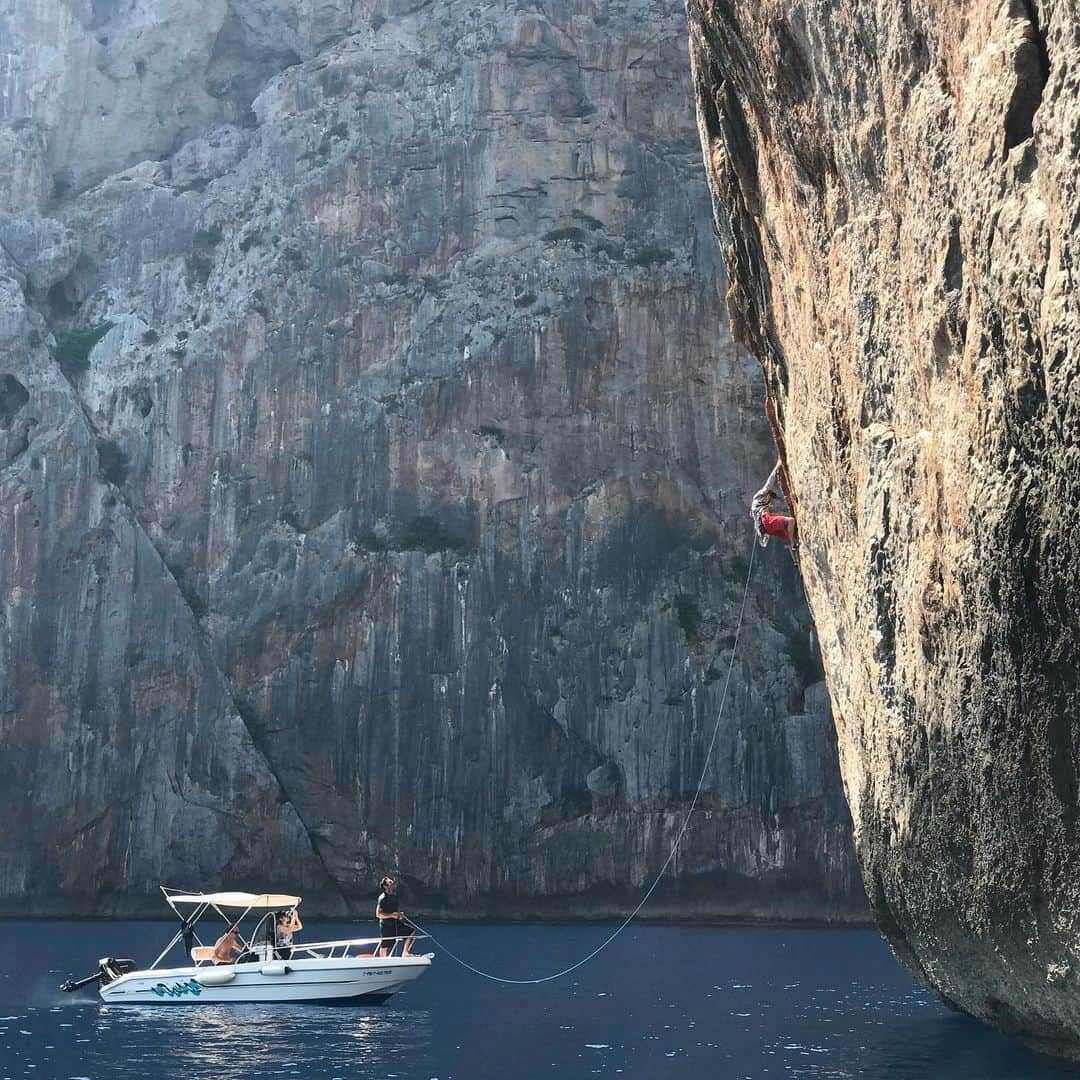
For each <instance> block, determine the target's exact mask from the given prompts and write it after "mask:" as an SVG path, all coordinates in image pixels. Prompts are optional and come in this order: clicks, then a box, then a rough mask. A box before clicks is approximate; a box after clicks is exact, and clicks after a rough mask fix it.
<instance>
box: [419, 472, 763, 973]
mask: <svg viewBox="0 0 1080 1080" xmlns="http://www.w3.org/2000/svg"><path fill="white" fill-rule="evenodd" d="M774 473H775V470H774ZM770 479H771V477H770ZM754 554H755V548H754V547H751V548H750V559H749V565H748V566H747V568H746V583H745V584H744V585H743V595H742V601H741V602H740V604H739V616H738V620H737V621H736V623H735V636H734V639H733V641H732V644H731V658H730V660H728V668H727V675H726V676H725V678H724V689H723V692H722V693H721V695H720V707H719V708H718V709H717V712H716V724H715V725H714V726H713V732H712V738H711V739H710V740H709V748H708V749H707V750H706V751H705V763H704V765H702V767H701V777H700V778H699V779H698V782H697V790H696V791H695V792H694V797H693V798H692V799H691V800H690V809H689V810H687V812H686V817H685V818H683V823H682V825H681V826H680V827H679V831H678V833H676V835H675V842H674V843H673V844H672V845H671V851H670V853H669V854H668V857H667V858H666V859H665V860H664V865H663V866H661V867H660V870H659V872H658V873H657V875H656V877H655V878H654V879H653V883H652V884H651V885H650V886H649V887H648V889H646V890H645V895H644V896H642V898H641V900H640V901H639V902H638V905H637V907H636V908H634V910H633V911H631V912H630V914H629V915H627V916H626V918H625V919H624V920H623V921H622V922H621V923H620V924H619V925H618V926H617V927H616V928H615V929H614V930H613V931H612V932H611V933H610V934H609V935H608V936H607V937H606V938H604V940H603V941H601V942H600V944H599V945H597V946H596V948H595V949H593V950H592V952H590V953H588V954H586V955H585V956H583V957H582V958H581V959H580V960H578V961H577V962H576V963H573V964H571V965H570V966H569V967H566V968H563V969H562V970H561V971H556V972H553V973H552V974H551V975H543V976H541V977H540V978H537V979H507V978H504V977H503V976H501V975H493V974H492V973H491V972H489V971H483V970H481V969H480V968H478V967H473V965H472V964H470V963H469V962H468V961H467V960H463V959H462V958H461V957H460V956H458V955H457V953H455V952H454V951H453V950H452V949H448V948H447V947H446V946H445V945H444V944H443V943H442V942H441V941H439V939H438V938H437V937H436V936H435V935H434V934H433V933H432V932H431V931H430V930H427V929H425V928H424V927H423V926H421V925H420V924H419V923H418V922H417V921H416V920H415V919H413V918H412V917H411V916H410V918H409V921H410V922H412V924H413V925H414V926H415V927H416V929H417V930H419V931H420V932H421V933H422V934H427V936H428V937H429V938H430V939H431V942H432V944H433V945H435V946H436V947H437V948H439V949H441V950H442V951H443V952H444V953H446V955H447V956H449V957H450V959H451V960H453V961H455V962H456V963H458V964H460V965H461V966H462V967H463V968H465V969H466V970H467V971H471V972H472V973H473V974H474V975H479V976H481V978H484V979H490V980H491V981H492V982H497V983H508V984H510V985H512V986H536V985H537V984H539V983H546V982H552V981H553V980H555V979H561V978H562V977H563V976H564V975H569V974H570V973H571V972H572V971H577V969H578V968H580V967H584V966H585V964H587V963H588V962H589V961H590V960H592V959H593V958H594V957H596V956H599V955H600V953H602V952H603V951H604V949H606V948H607V947H608V946H609V945H610V944H611V943H612V942H613V941H614V940H615V939H616V938H617V937H618V936H619V935H620V934H621V933H622V932H623V931H624V930H625V929H626V928H627V927H628V926H629V925H630V924H631V923H632V922H633V921H634V919H635V918H636V917H637V915H638V912H640V911H641V909H642V908H643V907H644V906H645V905H646V904H647V903H648V902H649V897H650V896H652V894H653V893H654V892H655V891H656V887H657V886H658V885H659V884H660V881H661V879H662V878H663V876H664V874H666V873H667V868H668V867H669V866H670V865H671V864H672V862H673V861H674V859H675V856H676V854H677V853H678V850H679V845H680V844H681V843H682V839H683V836H684V835H685V834H686V830H687V829H688V828H689V827H690V818H691V817H692V816H693V814H694V810H695V809H696V808H697V804H698V799H700V798H701V791H702V788H704V786H705V777H706V775H707V774H708V771H709V763H710V762H711V761H712V755H713V750H714V749H715V748H716V740H717V738H718V737H719V735H720V721H721V719H722V718H723V715H724V705H725V704H726V703H727V696H728V688H729V687H730V686H731V673H732V672H733V671H734V670H735V656H736V653H737V651H738V648H739V634H740V633H741V631H742V624H743V615H744V614H745V612H746V598H747V597H748V596H749V595H750V575H751V574H752V573H753V571H754Z"/></svg>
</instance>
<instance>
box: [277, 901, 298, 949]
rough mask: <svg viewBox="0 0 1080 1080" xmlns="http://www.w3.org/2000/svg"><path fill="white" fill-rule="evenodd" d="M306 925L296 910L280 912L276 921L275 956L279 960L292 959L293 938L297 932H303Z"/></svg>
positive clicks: (290, 909)
mask: <svg viewBox="0 0 1080 1080" xmlns="http://www.w3.org/2000/svg"><path fill="white" fill-rule="evenodd" d="M303 929H304V924H303V923H302V922H301V921H300V912H298V911H297V910H296V908H289V910H288V911H279V912H278V913H277V918H276V919H275V920H274V956H276V957H277V958H278V960H288V959H290V958H291V957H292V936H293V934H295V933H296V931H297V930H303Z"/></svg>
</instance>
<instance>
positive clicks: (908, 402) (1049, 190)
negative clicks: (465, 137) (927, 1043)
mask: <svg viewBox="0 0 1080 1080" xmlns="http://www.w3.org/2000/svg"><path fill="white" fill-rule="evenodd" d="M688 11H689V18H690V27H691V52H692V56H693V62H694V69H695V83H696V96H697V107H698V115H699V121H700V129H701V135H702V142H703V147H704V151H705V157H706V165H707V169H708V172H709V176H710V180H711V183H712V185H713V190H714V193H715V195H716V198H717V200H718V202H719V204H720V206H721V207H722V215H721V221H722V224H723V230H724V236H723V240H722V243H723V247H724V251H725V256H726V261H727V266H728V268H729V271H730V273H731V287H730V291H729V301H730V305H731V311H732V317H733V319H734V320H735V322H736V323H737V327H738V331H739V335H740V336H741V337H742V339H743V340H745V341H746V342H747V343H748V344H749V345H750V346H751V348H752V349H753V351H754V352H755V353H756V354H757V355H758V357H759V358H760V360H761V361H762V363H763V365H764V369H765V373H766V379H767V385H768V394H769V397H770V399H771V406H770V407H771V410H772V413H773V415H774V417H775V420H776V424H777V433H778V436H779V438H780V439H781V440H782V442H783V445H784V447H785V456H786V462H787V472H788V477H789V481H790V484H791V487H792V493H793V496H794V497H795V498H796V500H797V503H798V508H799V521H800V529H801V533H802V537H803V541H804V545H803V557H802V566H803V572H804V578H805V582H806V587H807V592H808V594H809V597H810V600H811V603H812V607H813V611H814V618H815V623H816V626H817V629H818V632H819V634H820V637H821V641H822V646H823V652H824V658H825V661H826V668H827V672H828V684H829V688H830V691H831V697H832V703H833V707H834V711H835V719H836V725H837V730H838V733H839V742H840V755H841V765H842V771H843V776H844V781H845V785H846V789H847V794H848V798H849V801H850V804H851V809H852V813H853V817H854V823H855V832H856V843H857V849H858V852H859V856H860V860H861V864H862V868H863V872H864V875H865V878H866V883H867V888H868V892H869V894H870V898H871V901H872V904H873V908H874V911H875V914H876V916H877V918H878V921H879V923H880V925H881V926H882V928H883V930H884V931H885V933H886V935H887V936H888V938H889V940H890V942H891V943H892V946H893V948H894V950H895V951H896V953H897V955H898V956H899V957H900V958H901V959H902V960H904V962H905V963H907V964H908V966H909V967H910V968H911V969H912V970H913V971H914V972H916V973H917V974H918V975H919V976H920V977H921V978H922V979H923V980H924V981H925V982H926V983H927V984H928V985H930V986H933V987H935V988H936V989H937V990H938V991H939V992H940V993H941V994H942V995H943V996H944V997H945V998H946V999H948V1000H949V1001H951V1002H953V1003H955V1004H956V1005H958V1006H959V1007H961V1008H963V1009H965V1010H967V1011H969V1012H971V1013H973V1014H975V1015H976V1016H980V1017H983V1018H984V1019H987V1020H990V1021H992V1022H994V1023H996V1024H998V1025H999V1026H1002V1027H1005V1028H1008V1029H1011V1030H1016V1031H1018V1032H1020V1033H1022V1034H1023V1035H1024V1036H1025V1037H1026V1038H1027V1039H1028V1040H1030V1041H1032V1042H1034V1043H1036V1044H1037V1045H1039V1046H1041V1047H1042V1048H1044V1049H1048V1050H1052V1051H1055V1052H1065V1053H1069V1054H1073V1055H1076V1054H1077V1053H1080V1020H1078V1017H1080V1009H1078V1005H1080V970H1078V961H1080V953H1078V952H1077V948H1078V933H1080V874H1078V866H1077V861H1078V855H1080V836H1078V832H1077V811H1078V804H1077V800H1078V789H1077V766H1078V753H1080V748H1078V736H1080V724H1078V721H1080V711H1078V708H1080V707H1078V697H1077V670H1078V667H1080V637H1078V634H1077V629H1078V620H1077V615H1076V603H1075V598H1076V596H1077V586H1078V584H1080V547H1078V545H1077V541H1076V534H1075V525H1076V508H1077V505H1078V501H1080V481H1078V479H1077V478H1078V476H1080V472H1078V466H1080V447H1078V435H1080V395H1078V394H1077V392H1076V389H1075V384H1074V382H1073V380H1074V379H1075V378H1076V374H1077V357H1076V352H1075V338H1076V334H1077V329H1078V320H1077V298H1076V292H1075V285H1074V268H1073V267H1074V262H1075V259H1076V255H1077V252H1076V243H1077V235H1078V234H1077V228H1076V224H1077V215H1078V211H1080V203H1078V201H1077V182H1078V178H1080V170H1078V160H1080V158H1078V153H1077V118H1078V116H1080V101H1078V97H1077V36H1076V27H1077V14H1078V13H1077V10H1076V7H1075V5H1074V4H1071V3H1065V2H1048V0H1025V2H1023V3H1021V2H1006V3H981V2H978V0H965V2H963V3H959V4H952V5H944V6H943V5H940V4H930V3H922V2H913V0H904V2H901V3H884V2H872V0H853V2H852V3H848V4H845V5H828V4H804V3H798V2H794V0H764V2H755V3H752V4H751V3H746V2H743V0H716V2H706V0H691V3H690V4H689V7H688Z"/></svg>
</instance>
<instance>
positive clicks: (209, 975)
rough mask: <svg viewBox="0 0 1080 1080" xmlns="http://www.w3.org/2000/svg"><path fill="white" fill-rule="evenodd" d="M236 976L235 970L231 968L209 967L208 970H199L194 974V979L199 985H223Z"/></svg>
mask: <svg viewBox="0 0 1080 1080" xmlns="http://www.w3.org/2000/svg"><path fill="white" fill-rule="evenodd" d="M235 978H236V972H235V971H233V969H232V968H211V969H210V970H209V971H200V972H198V974H196V976H195V981H196V982H197V983H198V984H199V985H200V986H223V985H224V984H225V983H229V982H232V981H233V979H235Z"/></svg>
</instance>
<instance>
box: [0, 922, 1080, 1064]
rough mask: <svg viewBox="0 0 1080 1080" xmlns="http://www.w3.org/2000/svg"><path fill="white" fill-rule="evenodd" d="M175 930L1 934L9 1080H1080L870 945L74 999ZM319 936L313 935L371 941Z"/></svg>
mask: <svg viewBox="0 0 1080 1080" xmlns="http://www.w3.org/2000/svg"><path fill="white" fill-rule="evenodd" d="M174 926H175V924H173V925H171V926H170V925H169V924H165V923H108V922H2V921H0V1080H7V1078H11V1080H15V1078H19V1080H23V1078H28V1077H30V1078H35V1080H79V1078H88V1080H112V1078H128V1077H130V1078H138V1080H151V1078H152V1080H157V1078H165V1080H169V1078H173V1077H175V1078H177V1080H238V1078H244V1080H250V1078H262V1077H295V1078H300V1080H309V1078H310V1080H316V1078H317V1080H333V1078H335V1077H339V1078H341V1080H352V1078H361V1077H370V1078H373V1080H376V1078H377V1080H433V1078H438V1080H517V1078H531V1077H551V1078H553V1080H560V1078H578V1077H581V1078H586V1077H593V1076H601V1077H627V1078H630V1077H634V1078H641V1080H646V1078H648V1080H663V1078H666V1077H678V1078H680V1080H698V1078H701V1080H705V1078H709V1080H738V1078H749V1080H757V1078H759V1077H774V1078H807V1080H810V1078H814V1080H825V1078H840V1077H874V1078H882V1080H908V1078H911V1080H915V1078H918V1080H935V1078H943V1080H944V1078H948V1080H995V1078H1002V1080H1004V1078H1006V1077H1008V1078H1010V1080H1049V1078H1051V1077H1066V1076H1074V1077H1075V1076H1080V1071H1074V1070H1073V1069H1071V1068H1070V1067H1069V1066H1066V1065H1063V1064H1059V1063H1056V1062H1053V1061H1050V1060H1048V1059H1045V1058H1041V1057H1038V1056H1036V1055H1034V1054H1032V1053H1029V1052H1028V1051H1027V1050H1025V1049H1024V1048H1023V1047H1022V1046H1021V1045H1020V1044H1019V1043H1017V1042H1016V1041H1014V1040H1012V1039H1009V1038H1006V1037H1005V1036H1002V1035H999V1034H997V1033H995V1032H994V1031H991V1030H990V1029H989V1028H986V1027H984V1026H982V1025H980V1024H978V1023H976V1022H974V1021H972V1020H969V1019H966V1018H964V1017H962V1016H958V1015H956V1014H955V1013H952V1012H950V1011H949V1010H947V1009H946V1008H945V1007H944V1006H943V1005H941V1004H940V1003H939V1002H938V1000H937V999H936V998H934V997H933V996H932V995H931V994H928V993H926V992H925V991H923V990H921V989H920V988H919V987H917V986H916V985H915V984H914V983H913V982H912V981H911V979H910V978H909V977H908V976H907V975H906V974H905V973H904V972H903V971H902V970H901V969H900V968H899V967H898V966H897V964H896V963H895V961H894V960H893V959H892V957H891V955H890V954H889V951H888V950H887V949H886V947H885V946H884V945H883V944H882V942H881V939H880V938H879V937H878V935H877V934H876V933H874V932H873V931H869V930H809V929H765V928H760V929H758V928H742V927H740V928H734V927H724V928H700V927H658V926H640V925H637V926H634V927H632V928H631V929H629V930H627V931H626V932H625V933H624V934H623V935H622V936H621V937H620V938H618V939H617V940H616V941H615V942H614V943H613V944H612V945H611V946H610V947H609V948H608V949H607V950H605V951H604V952H602V953H601V954H600V955H599V956H597V957H596V958H595V959H594V960H593V961H591V962H590V963H589V964H587V965H586V966H585V967H583V968H581V969H579V970H578V971H576V972H575V973H574V974H573V975H571V976H569V977H567V978H564V979H560V980H556V981H554V982H551V983H546V984H543V985H541V986H533V987H524V986H505V985H500V984H498V983H494V982H489V981H486V980H484V979H481V978H479V977H477V976H476V975H473V974H470V973H469V972H467V971H464V970H463V969H462V968H460V967H458V966H457V965H456V964H455V963H454V962H453V961H451V960H450V959H448V958H446V957H444V956H437V958H436V960H435V963H434V964H433V966H432V969H431V971H430V972H428V973H427V974H425V975H424V976H422V977H421V978H420V979H419V980H418V981H417V982H416V983H413V984H412V985H410V986H409V987H408V988H407V989H406V990H404V991H402V992H401V993H399V994H396V995H395V996H394V997H392V998H391V999H390V1001H389V1002H388V1003H387V1004H385V1005H373V1006H367V1007H363V1006H361V1007H344V1008H341V1007H339V1008H328V1007H322V1008H320V1007H318V1006H267V1005H233V1006H220V1005H218V1006H212V1005H183V1006H173V1007H169V1006H157V1007H154V1006H135V1007H131V1006H128V1007H119V1006H112V1007H105V1006H103V1005H102V1004H101V1003H100V1001H99V1000H97V998H96V994H93V993H91V992H90V991H81V992H80V993H78V994H74V995H68V994H62V993H60V992H59V990H58V989H57V987H58V985H59V983H61V982H62V981H63V980H64V979H65V978H67V977H68V976H70V975H74V976H81V975H85V974H88V973H89V972H90V971H92V970H93V969H94V967H95V963H96V960H97V958H98V957H101V956H118V957H131V958H133V959H135V960H137V961H138V962H139V963H140V965H142V964H146V963H149V962H150V961H151V960H153V958H154V957H155V956H156V955H157V953H158V951H159V949H160V947H161V946H162V945H163V944H164V942H165V941H166V940H167V938H168V936H169V935H170V934H171V933H172V930H173V928H174ZM433 929H434V932H435V933H436V935H437V936H438V937H440V938H442V939H445V941H446V944H447V945H448V946H449V947H450V948H452V949H453V950H454V951H456V952H459V953H460V954H461V955H462V956H463V957H464V958H466V959H468V961H469V962H470V963H472V964H474V965H476V966H477V967H481V968H485V969H490V970H491V971H493V972H494V973H497V974H501V975H505V976H507V977H511V978H533V977H538V976H541V975H544V974H547V973H548V972H551V971H554V970H557V969H559V968H561V967H563V966H565V965H567V964H569V963H572V962H573V961H574V960H575V959H577V958H578V957H580V956H582V955H584V954H585V953H586V952H588V951H589V950H590V949H592V948H594V947H595V946H596V945H597V944H598V943H599V941H600V940H602V938H603V936H604V935H605V934H606V933H607V931H606V930H605V928H604V927H602V926H596V925H592V926H590V925H576V926H439V927H434V928H433ZM372 930H373V926H364V925H341V924H338V925H323V926H316V925H310V926H307V927H305V931H304V933H303V934H302V935H299V938H300V939H301V940H302V939H303V938H304V937H306V938H307V939H308V940H326V939H327V938H328V937H352V936H357V935H362V936H368V935H369V934H370V933H371V932H372Z"/></svg>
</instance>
